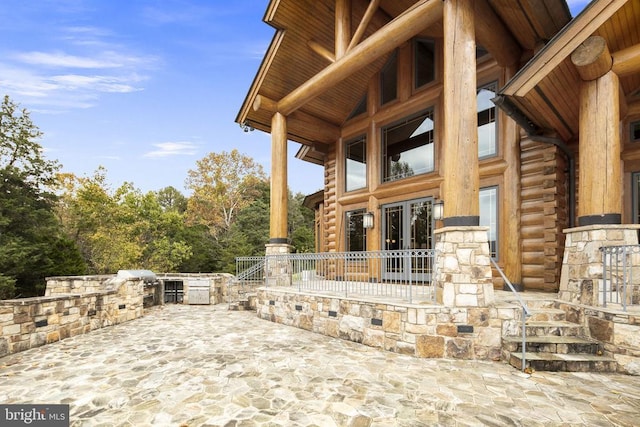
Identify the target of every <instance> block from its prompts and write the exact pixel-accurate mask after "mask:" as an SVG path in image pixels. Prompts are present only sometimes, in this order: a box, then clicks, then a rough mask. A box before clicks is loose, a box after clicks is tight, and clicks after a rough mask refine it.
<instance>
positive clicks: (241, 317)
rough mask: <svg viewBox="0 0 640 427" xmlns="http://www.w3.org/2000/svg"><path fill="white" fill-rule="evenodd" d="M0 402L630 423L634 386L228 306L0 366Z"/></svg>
mask: <svg viewBox="0 0 640 427" xmlns="http://www.w3.org/2000/svg"><path fill="white" fill-rule="evenodd" d="M0 403H1V404H6V403H45V404H47V403H64V404H69V405H70V415H71V425H73V426H110V427H111V426H136V427H137V426H147V425H148V426H322V427H324V426H352V427H361V426H364V427H366V426H385V427H386V426H432V425H441V426H477V425H487V426H579V425H589V426H612V425H619V426H633V425H636V426H637V425H639V424H640V379H639V378H638V377H632V376H625V375H617V374H592V373H553V372H534V373H533V374H532V375H527V374H524V373H521V372H519V371H518V370H515V369H514V368H512V367H511V366H508V365H506V364H503V363H499V362H479V361H452V360H434V359H418V358H414V357H410V356H405V355H399V354H395V353H389V352H383V351H380V350H377V349H374V348H370V347H366V346H364V345H360V344H356V343H352V342H348V341H343V340H339V339H332V338H329V337H326V336H323V335H318V334H314V333H311V332H307V331H304V330H300V329H296V328H292V327H288V326H283V325H279V324H274V323H271V322H268V321H264V320H260V319H258V318H257V317H256V316H255V313H251V312H238V311H228V310H227V309H226V305H217V306H183V305H168V306H164V307H156V308H152V309H151V310H149V311H148V313H147V314H146V315H145V316H144V317H143V318H140V319H137V320H134V321H131V322H128V323H124V324H121V325H117V326H114V327H109V328H105V329H101V330H98V331H94V332H91V333H89V334H87V335H82V336H77V337H74V338H70V339H67V340H64V341H60V342H57V343H54V344H50V345H46V346H43V347H39V348H36V349H32V350H28V351H25V352H22V353H18V354H15V355H10V356H6V357H4V358H0Z"/></svg>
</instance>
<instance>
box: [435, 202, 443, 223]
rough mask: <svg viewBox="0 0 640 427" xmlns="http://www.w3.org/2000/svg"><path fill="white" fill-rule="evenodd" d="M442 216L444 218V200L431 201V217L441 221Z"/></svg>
mask: <svg viewBox="0 0 640 427" xmlns="http://www.w3.org/2000/svg"><path fill="white" fill-rule="evenodd" d="M442 218H444V200H438V201H437V202H433V219H435V220H436V221H442Z"/></svg>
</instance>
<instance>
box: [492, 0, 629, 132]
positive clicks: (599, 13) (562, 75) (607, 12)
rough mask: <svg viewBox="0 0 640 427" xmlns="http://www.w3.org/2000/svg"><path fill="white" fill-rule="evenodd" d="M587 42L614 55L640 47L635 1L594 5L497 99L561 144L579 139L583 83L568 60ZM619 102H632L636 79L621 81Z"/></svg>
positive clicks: (616, 0) (604, 0)
mask: <svg viewBox="0 0 640 427" xmlns="http://www.w3.org/2000/svg"><path fill="white" fill-rule="evenodd" d="M590 36H600V37H603V38H604V39H605V41H606V44H607V47H608V49H609V51H610V52H611V54H612V55H613V56H614V57H615V55H616V52H621V51H623V50H624V49H628V48H632V49H631V50H633V48H634V46H636V47H637V46H639V45H640V0H595V1H593V2H592V3H591V4H589V6H587V8H585V9H584V10H583V11H582V12H581V13H580V14H579V15H578V16H577V17H576V18H575V19H573V20H572V21H571V22H570V23H569V24H568V25H567V26H566V27H564V28H563V29H562V30H561V31H560V32H559V33H558V34H557V35H556V36H555V37H554V38H552V39H551V41H550V42H549V43H548V44H547V45H546V46H545V47H544V48H543V49H541V50H540V51H539V52H538V53H537V54H536V55H535V56H534V58H532V59H531V61H529V63H528V64H527V65H526V66H525V67H523V68H522V69H521V70H520V71H519V72H518V73H517V74H516V75H515V76H514V78H513V79H511V80H510V81H509V82H508V83H507V85H505V87H504V88H502V89H501V90H500V93H499V94H500V95H502V96H504V97H506V98H508V99H509V100H510V101H511V103H512V104H513V105H515V106H516V107H517V108H518V109H519V110H520V111H521V112H522V113H524V115H525V116H527V118H528V119H529V120H531V121H532V122H533V123H534V124H535V125H537V126H538V127H539V128H540V129H541V130H543V131H546V132H550V133H556V134H557V135H558V136H560V137H561V138H562V139H564V140H565V141H570V140H572V139H574V138H575V137H576V136H577V135H578V128H579V109H580V106H579V99H580V96H579V91H580V82H581V81H582V80H581V78H580V75H579V74H578V71H577V69H576V67H575V66H574V65H573V63H572V62H571V54H572V53H573V52H574V51H575V50H576V48H578V47H579V46H580V45H581V44H582V43H584V42H585V40H587V38H589V37H590ZM620 87H621V90H622V92H623V94H621V95H622V96H621V99H622V100H623V101H624V102H625V103H633V102H634V101H637V98H638V91H639V90H640V73H630V74H627V75H620Z"/></svg>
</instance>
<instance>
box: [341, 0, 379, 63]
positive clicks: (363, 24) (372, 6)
mask: <svg viewBox="0 0 640 427" xmlns="http://www.w3.org/2000/svg"><path fill="white" fill-rule="evenodd" d="M379 5H380V0H371V1H370V2H369V6H367V10H366V11H365V12H364V16H363V17H362V21H360V24H358V28H356V32H355V33H354V34H353V38H351V42H350V43H349V47H347V52H349V51H350V50H351V49H353V47H354V46H355V45H357V44H358V43H360V40H362V36H364V32H365V31H366V29H367V27H368V26H369V23H371V20H372V19H373V16H374V15H375V13H376V11H377V10H378V6H379Z"/></svg>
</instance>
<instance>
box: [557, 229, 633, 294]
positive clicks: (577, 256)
mask: <svg viewBox="0 0 640 427" xmlns="http://www.w3.org/2000/svg"><path fill="white" fill-rule="evenodd" d="M639 229H640V225H637V224H623V225H617V224H610V225H609V224H599V225H588V226H584V227H575V228H569V229H566V230H564V233H565V234H566V241H565V248H564V258H563V261H562V272H561V276H560V291H559V293H558V298H559V299H561V300H563V301H567V302H570V303H573V304H582V305H591V306H598V305H600V302H601V300H600V298H601V296H600V290H601V289H602V273H603V272H602V252H600V248H601V247H602V246H620V245H637V244H638V230H639Z"/></svg>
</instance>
